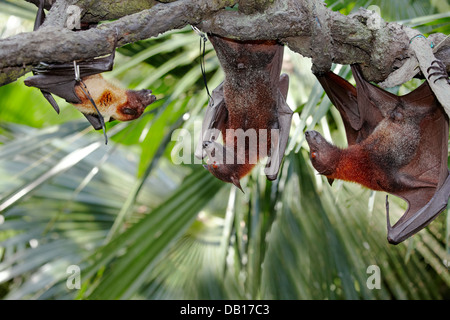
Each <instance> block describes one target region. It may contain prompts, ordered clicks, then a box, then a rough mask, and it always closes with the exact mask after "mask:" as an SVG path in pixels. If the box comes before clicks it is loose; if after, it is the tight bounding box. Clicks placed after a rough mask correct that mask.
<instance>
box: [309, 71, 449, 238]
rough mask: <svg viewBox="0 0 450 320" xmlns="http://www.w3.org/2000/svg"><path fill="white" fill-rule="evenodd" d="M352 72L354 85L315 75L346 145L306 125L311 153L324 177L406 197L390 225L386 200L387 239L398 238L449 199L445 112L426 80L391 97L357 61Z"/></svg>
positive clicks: (416, 228)
mask: <svg viewBox="0 0 450 320" xmlns="http://www.w3.org/2000/svg"><path fill="white" fill-rule="evenodd" d="M352 72H353V76H354V78H355V81H356V88H355V87H354V86H352V85H351V84H350V83H349V82H347V81H346V80H345V79H343V78H341V77H339V76H338V75H336V74H334V73H333V72H331V71H330V72H328V73H325V74H323V75H316V76H317V78H318V79H319V82H320V83H321V84H322V86H323V88H324V90H325V92H326V93H327V95H328V96H329V98H330V100H331V101H332V102H333V104H334V105H335V106H336V107H337V108H338V110H339V112H340V114H341V116H342V119H343V122H344V125H345V130H346V135H347V141H348V147H347V148H346V149H340V148H338V147H336V146H334V145H332V144H330V143H329V142H327V141H326V140H325V139H324V138H323V137H322V136H321V135H320V134H319V133H318V132H316V131H307V132H306V140H307V142H308V144H309V147H310V158H311V161H312V164H313V166H314V167H315V168H316V170H317V171H318V172H319V173H320V174H322V175H325V176H327V178H328V179H329V181H330V183H331V182H332V181H333V179H341V180H346V181H353V182H357V183H359V184H361V185H363V186H366V187H368V188H370V189H373V190H379V191H385V192H388V193H390V194H393V195H396V196H398V197H400V198H402V199H404V200H405V201H406V202H407V203H408V209H407V210H406V212H405V213H404V214H403V216H402V217H401V218H400V219H399V220H398V221H397V223H395V224H394V226H391V224H390V220H389V210H388V203H387V200H386V209H387V226H388V241H389V242H390V243H392V244H397V243H400V242H402V241H404V240H405V239H407V238H409V237H410V236H412V235H414V234H415V233H417V232H418V231H420V230H421V229H423V228H424V227H425V226H427V225H428V224H429V223H430V222H431V221H432V220H433V219H435V218H436V217H437V215H438V214H439V213H440V212H442V210H443V209H444V208H445V206H446V205H447V202H448V198H449V196H450V176H449V171H448V168H447V157H448V134H449V128H448V117H447V115H446V113H445V112H444V110H443V108H442V106H441V105H440V103H439V102H438V100H437V98H436V97H435V96H434V94H433V92H432V91H431V89H430V86H429V84H428V82H426V81H425V82H424V83H423V84H422V85H421V86H420V87H418V88H417V89H416V90H414V91H412V92H410V93H409V94H407V95H404V96H397V95H394V94H391V93H389V92H387V91H385V90H383V89H381V88H379V87H377V86H375V85H373V84H371V83H369V82H368V81H366V80H365V79H364V78H363V77H362V75H361V72H360V69H359V67H358V66H356V65H352Z"/></svg>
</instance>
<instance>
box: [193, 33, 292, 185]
mask: <svg viewBox="0 0 450 320" xmlns="http://www.w3.org/2000/svg"><path fill="white" fill-rule="evenodd" d="M209 40H210V41H211V43H212V44H213V46H214V49H215V50H216V53H217V56H218V58H219V61H220V64H221V66H222V68H223V70H224V73H225V80H224V81H223V83H222V84H221V85H220V86H219V87H217V88H216V89H215V90H213V92H212V99H211V100H210V103H209V105H208V107H207V111H206V115H205V118H204V121H203V129H202V135H201V137H200V143H199V146H198V148H197V151H196V156H197V157H198V158H203V157H205V156H206V155H208V162H207V164H206V166H205V167H206V168H207V169H208V170H209V171H210V172H211V173H212V174H213V175H214V176H216V177H217V178H219V179H221V180H223V181H225V182H230V183H233V184H234V185H235V186H237V187H238V188H239V189H241V186H240V182H239V181H240V179H241V178H242V177H243V176H245V175H247V174H248V173H249V172H250V171H251V170H252V168H253V167H254V166H255V165H256V163H257V162H258V160H260V159H263V158H264V157H266V156H268V157H269V160H268V163H267V165H266V168H265V174H266V176H267V178H268V179H269V180H274V179H276V178H277V175H278V171H279V168H280V166H281V161H282V159H283V156H284V151H285V148H286V144H287V141H288V137H289V129H290V125H291V118H292V114H293V113H292V111H291V109H290V108H289V106H288V105H287V103H286V96H287V91H288V83H289V79H288V76H287V75H286V74H283V75H281V76H280V72H281V65H282V59H283V49H284V48H283V46H282V45H280V44H278V43H277V42H276V41H238V40H233V39H228V38H223V37H219V36H216V35H209ZM219 133H221V134H222V137H223V141H224V145H221V144H219V143H218V142H217V141H216V140H217V138H218V135H219ZM241 190H242V189H241Z"/></svg>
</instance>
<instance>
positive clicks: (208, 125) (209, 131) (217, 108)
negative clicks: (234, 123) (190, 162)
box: [195, 82, 228, 159]
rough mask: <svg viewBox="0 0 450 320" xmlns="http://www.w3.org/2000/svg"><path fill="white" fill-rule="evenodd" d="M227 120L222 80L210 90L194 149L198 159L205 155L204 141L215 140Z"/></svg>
mask: <svg viewBox="0 0 450 320" xmlns="http://www.w3.org/2000/svg"><path fill="white" fill-rule="evenodd" d="M227 120H228V110H227V108H226V105H225V99H224V95H223V82H222V83H221V84H220V85H219V86H218V87H217V88H216V89H214V90H213V91H212V93H211V99H210V100H209V103H208V106H207V107H206V113H205V117H204V118H203V123H202V132H201V134H200V137H199V141H198V144H197V147H196V149H195V156H196V157H197V158H198V159H203V158H204V157H206V152H205V151H204V148H203V142H204V141H215V140H216V139H217V138H218V136H219V134H220V132H221V131H222V130H223V129H225V128H226V122H227Z"/></svg>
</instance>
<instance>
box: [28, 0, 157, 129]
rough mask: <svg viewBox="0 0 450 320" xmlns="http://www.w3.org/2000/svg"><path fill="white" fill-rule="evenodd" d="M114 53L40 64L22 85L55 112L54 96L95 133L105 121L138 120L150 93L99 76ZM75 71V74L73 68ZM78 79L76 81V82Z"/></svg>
mask: <svg viewBox="0 0 450 320" xmlns="http://www.w3.org/2000/svg"><path fill="white" fill-rule="evenodd" d="M43 6H44V2H43V1H41V2H40V6H39V9H38V13H37V16H36V21H35V26H34V30H37V29H38V28H39V26H40V25H41V24H42V23H43V21H44V18H45V15H44V8H43ZM114 53H115V50H114V51H113V52H112V54H110V55H109V56H107V57H103V58H97V59H91V60H87V61H81V62H76V63H75V64H74V63H73V62H71V63H54V64H48V63H41V64H39V65H38V66H37V67H36V68H34V69H33V74H34V75H33V76H32V77H29V78H27V79H25V81H24V82H25V85H27V86H30V87H36V88H39V89H40V90H41V92H42V94H43V95H44V97H45V98H46V99H47V100H48V101H49V103H50V104H51V105H52V107H53V108H54V109H55V111H56V112H58V113H59V106H58V104H57V103H56V101H55V99H54V98H53V96H52V94H55V95H57V96H59V97H61V98H63V99H65V100H66V101H67V102H69V103H71V104H73V105H74V106H75V107H76V108H77V109H78V110H79V111H81V113H83V115H84V116H85V117H86V118H87V119H88V120H89V122H90V123H91V124H92V126H93V127H94V128H95V129H96V130H98V129H101V128H102V127H103V125H104V119H105V120H107V121H108V120H120V121H129V120H133V119H137V118H138V117H140V116H141V115H142V113H143V111H144V109H145V107H146V106H148V105H149V104H151V103H152V102H154V101H155V100H156V97H155V96H153V95H152V94H151V93H152V91H151V90H139V91H135V90H125V89H121V88H119V87H117V86H114V85H113V84H111V83H110V82H108V81H106V80H105V79H104V78H103V77H102V76H101V75H100V73H102V72H105V71H111V70H112V68H113V63H114ZM75 66H76V68H77V70H76V68H75ZM77 77H78V78H77Z"/></svg>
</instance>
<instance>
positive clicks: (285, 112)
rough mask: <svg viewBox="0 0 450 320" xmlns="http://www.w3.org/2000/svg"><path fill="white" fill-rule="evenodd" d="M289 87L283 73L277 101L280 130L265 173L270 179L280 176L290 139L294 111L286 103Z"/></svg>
mask: <svg viewBox="0 0 450 320" xmlns="http://www.w3.org/2000/svg"><path fill="white" fill-rule="evenodd" d="M288 89H289V77H288V75H287V74H282V75H281V76H280V80H279V93H278V96H279V97H278V102H277V113H278V129H279V130H278V135H277V136H276V137H275V138H276V139H271V141H272V143H271V149H270V159H269V162H268V163H267V165H266V168H265V173H266V176H267V179H269V180H275V179H276V178H277V176H278V171H279V170H280V167H281V162H282V161H283V157H284V152H285V150H286V145H287V142H288V139H289V131H290V128H291V120H292V115H293V112H292V110H291V108H289V106H288V105H287V103H286V98H287V93H288Z"/></svg>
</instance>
